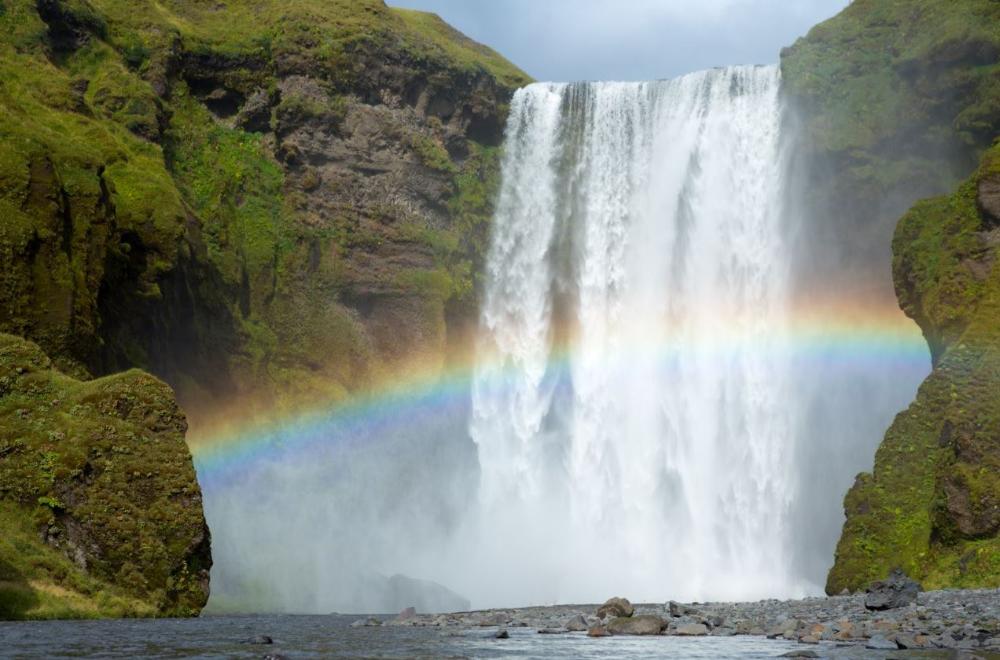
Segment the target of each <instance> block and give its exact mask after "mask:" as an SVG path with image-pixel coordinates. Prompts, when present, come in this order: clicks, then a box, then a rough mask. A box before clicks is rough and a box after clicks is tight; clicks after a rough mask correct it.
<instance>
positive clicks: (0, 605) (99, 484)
mask: <svg viewBox="0 0 1000 660" xmlns="http://www.w3.org/2000/svg"><path fill="white" fill-rule="evenodd" d="M186 428H187V425H186V423H185V420H184V415H183V414H182V413H181V412H180V410H179V409H178V407H177V404H176V402H175V401H174V397H173V393H172V392H171V390H170V388H169V387H167V386H166V385H165V384H163V383H162V382H161V381H158V380H157V379H155V378H153V377H152V376H149V375H147V374H144V373H142V372H139V371H129V372H125V373H122V374H118V375H115V376H110V377H106V378H101V379H98V380H93V381H88V382H81V381H78V380H75V379H73V378H70V377H68V376H66V375H64V374H62V373H60V372H59V371H57V370H55V369H54V368H53V366H52V363H51V361H50V360H49V359H48V358H47V357H46V356H45V354H44V353H42V351H41V350H40V349H39V348H38V346H37V345H35V344H33V343H31V342H28V341H25V340H23V339H20V338H17V337H14V336H11V335H0V527H2V529H3V534H2V535H0V618H56V617H58V618H66V617H94V616H140V615H147V616H148V615H177V616H186V615H191V614H196V613H197V612H198V611H200V610H201V608H202V607H203V606H204V604H205V602H206V601H207V599H208V569H209V568H210V567H211V555H210V551H209V536H208V528H207V527H206V525H205V518H204V515H203V513H202V508H201V491H200V489H199V487H198V482H197V481H196V480H195V473H194V466H193V465H192V462H191V455H190V453H189V452H188V449H187V446H186V445H185V443H184V431H185V430H186Z"/></svg>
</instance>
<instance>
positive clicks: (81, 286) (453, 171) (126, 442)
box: [0, 0, 528, 617]
mask: <svg viewBox="0 0 1000 660" xmlns="http://www.w3.org/2000/svg"><path fill="white" fill-rule="evenodd" d="M527 80H528V78H527V76H525V75H524V74H523V73H522V72H521V71H519V70H518V69H517V68H516V67H514V66H512V65H511V64H510V63H508V62H506V61H505V60H504V59H503V58H501V57H500V56H499V55H497V54H496V53H495V52H493V51H491V50H489V49H488V48H485V47H484V46H481V45H479V44H477V43H475V42H473V41H471V40H469V39H467V38H465V37H464V36H462V35H461V34H459V33H457V32H456V31H454V30H453V29H451V28H450V27H448V26H447V25H446V24H445V23H443V22H442V21H441V20H440V19H438V18H437V17H436V16H433V15H429V14H424V13H420V12H412V11H403V10H394V9H390V8H388V7H387V6H386V5H385V4H384V3H383V2H382V0H296V1H295V2H284V1H281V0H230V1H223V2H202V1H201V0H162V1H160V2H145V1H142V2H132V1H126V0H0V332H4V333H11V334H13V335H18V336H21V337H27V338H29V339H31V340H33V341H35V342H37V343H38V345H40V346H41V350H42V351H44V353H45V354H48V356H50V357H51V359H52V361H53V362H54V365H55V366H56V367H57V368H58V369H59V371H55V370H53V369H51V368H50V367H49V365H48V362H47V358H45V357H44V356H43V353H41V352H40V351H39V350H38V349H37V348H35V347H34V345H33V344H28V343H24V342H19V341H16V340H14V339H13V338H9V337H6V336H5V337H4V338H3V340H2V341H0V351H2V354H0V376H3V377H4V378H3V379H0V530H2V532H3V533H2V534H0V617H3V616H37V617H47V616H90V615H109V614H168V613H169V614H190V613H195V612H197V611H198V610H199V609H200V608H201V606H202V605H203V604H204V601H205V598H206V595H207V591H206V588H207V585H206V584H205V579H206V577H205V576H206V575H207V573H205V571H207V568H208V566H209V564H210V558H209V554H208V549H207V540H208V537H207V534H206V530H205V529H204V519H203V518H202V513H201V506H200V493H199V491H198V487H197V484H196V483H195V481H194V474H193V471H192V469H191V461H190V457H189V455H188V454H187V452H186V450H185V449H184V446H183V443H182V438H183V434H184V430H185V427H186V424H185V422H184V418H183V416H182V415H181V414H180V413H179V412H178V410H177V408H176V406H175V404H174V403H173V399H172V394H171V393H170V392H169V390H168V388H166V387H164V386H163V384H162V383H160V382H159V381H157V380H155V379H153V378H152V377H150V376H148V375H144V374H141V373H139V372H136V371H128V372H127V373H125V374H122V375H120V376H112V377H110V378H104V379H99V380H94V381H90V380H89V379H90V378H92V377H95V376H106V375H108V374H114V373H116V372H121V371H123V370H126V369H134V368H136V367H138V368H141V369H145V370H147V371H149V372H151V373H153V374H155V375H156V376H158V377H160V378H162V379H164V380H165V381H166V382H167V383H169V384H170V385H171V386H173V387H174V389H175V390H176V392H177V396H178V398H179V400H180V401H181V403H182V404H183V405H184V408H185V410H186V411H187V412H188V413H189V416H190V417H191V418H193V419H195V420H198V421H200V422H202V423H203V427H204V425H205V423H210V422H211V421H213V419H215V418H219V417H224V416H225V415H226V414H227V413H226V409H227V407H228V406H230V405H233V406H239V410H240V411H241V412H243V413H246V412H247V411H254V412H257V411H260V412H263V413H267V412H269V411H273V410H274V409H275V408H280V407H283V406H296V405H304V404H307V403H310V402H313V401H316V400H331V399H337V398H341V397H344V396H347V395H348V394H350V393H351V392H355V391H359V390H363V389H364V388H366V387H368V386H370V385H372V384H374V383H377V382H378V380H379V379H381V378H384V377H387V376H389V375H391V374H392V373H393V372H395V371H397V370H399V369H403V368H406V367H407V366H409V364H410V363H411V362H417V363H419V366H421V367H424V368H426V367H434V366H439V365H441V364H443V362H444V361H445V360H446V359H448V355H449V351H451V350H453V349H454V347H455V346H456V345H458V344H459V343H460V341H459V340H460V335H461V334H462V332H463V331H464V329H465V326H466V325H467V324H468V323H469V322H470V321H472V320H473V319H474V313H473V312H474V309H475V305H474V298H475V285H476V282H475V273H476V272H478V271H479V269H478V261H479V260H480V259H481V258H482V254H483V251H484V245H485V240H486V233H487V224H488V220H489V217H490V214H491V209H490V206H491V203H492V196H493V191H494V189H495V187H496V185H497V179H498V175H499V173H498V149H499V144H500V140H501V137H502V129H503V123H504V120H505V114H506V110H507V102H508V101H509V98H510V96H511V94H512V93H513V90H514V89H515V88H516V87H518V86H519V85H521V84H523V83H525V82H527ZM22 363H23V364H22ZM10 365H13V366H10ZM8 367H9V369H13V372H11V374H8V373H6V371H4V370H5V369H8ZM9 369H8V370H9ZM60 372H61V373H60ZM63 374H66V375H63ZM8 376H9V378H8ZM73 378H75V379H79V380H87V382H78V381H77V380H72V379H73ZM11 379H12V380H11Z"/></svg>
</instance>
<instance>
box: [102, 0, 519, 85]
mask: <svg viewBox="0 0 1000 660" xmlns="http://www.w3.org/2000/svg"><path fill="white" fill-rule="evenodd" d="M92 2H93V4H94V6H95V7H96V8H98V9H99V10H100V11H101V12H102V13H104V14H106V15H107V16H108V17H109V18H110V19H111V20H110V21H109V24H110V26H111V27H110V35H109V36H110V39H111V41H112V43H114V44H115V45H116V46H118V47H119V48H121V49H123V50H126V51H128V52H134V53H135V54H136V57H137V59H138V60H139V61H140V62H141V66H145V67H150V66H152V67H155V66H156V64H157V62H156V60H157V55H156V53H157V51H159V50H162V49H164V48H167V47H169V41H170V40H169V37H168V35H169V33H171V32H172V33H174V34H177V35H179V36H180V37H181V38H182V39H184V40H186V41H187V42H189V43H188V46H189V47H190V48H192V50H195V51H198V50H204V51H206V52H208V51H211V52H216V53H220V54H222V55H225V56H229V57H233V58H247V57H250V58H257V59H260V60H261V61H265V60H268V59H270V58H276V59H279V60H280V59H281V58H283V57H284V58H294V59H298V60H300V61H301V60H303V59H305V60H309V61H310V62H311V63H312V64H313V65H314V66H315V67H316V73H318V74H323V73H324V72H325V73H326V74H327V75H326V76H324V77H328V78H330V79H332V80H336V81H339V82H342V83H343V82H349V80H350V78H351V77H353V75H354V74H355V73H356V72H355V71H354V70H353V67H354V65H355V63H354V62H353V61H352V58H351V57H350V55H349V54H350V53H352V52H355V51H357V50H359V49H365V48H368V47H376V48H380V49H382V48H390V49H399V50H401V51H403V52H406V53H408V54H409V55H410V56H411V57H414V58H416V59H426V60H430V61H433V62H435V63H437V64H438V65H439V66H443V67H445V68H453V69H456V70H459V71H467V72H474V71H476V70H482V71H485V72H486V73H488V74H490V75H492V76H494V77H495V78H496V79H497V80H498V81H499V82H500V83H501V84H502V85H505V86H508V87H511V88H513V87H519V86H521V85H524V84H527V83H528V82H530V77H529V76H527V75H526V74H525V73H524V72H523V71H521V70H520V69H518V68H517V67H515V66H514V65H512V64H510V63H509V62H508V61H506V60H505V59H504V58H503V57H501V56H500V55H499V54H497V53H496V52H495V51H493V50H492V49H490V48H487V47H486V46H483V45H481V44H478V43H476V42H475V41H472V40H471V39H469V38H468V37H466V36H464V35H462V34H461V33H460V32H458V31H457V30H454V29H453V28H451V27H450V26H448V25H447V24H446V23H445V22H444V21H442V20H441V19H440V18H438V17H437V16H436V15H434V14H428V13H424V12H418V11H412V10H405V9H395V8H390V7H387V6H386V5H385V4H384V2H382V0H296V1H295V2H285V1H282V0H230V1H228V2H215V3H200V2H193V1H192V0H161V1H160V2H151V3H134V2H129V1H127V0H92ZM151 28H153V29H151Z"/></svg>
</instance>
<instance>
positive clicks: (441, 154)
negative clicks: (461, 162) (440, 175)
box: [408, 133, 456, 174]
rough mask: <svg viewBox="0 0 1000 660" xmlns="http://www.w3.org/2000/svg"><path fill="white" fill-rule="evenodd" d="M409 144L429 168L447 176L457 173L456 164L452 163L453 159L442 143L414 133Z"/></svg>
mask: <svg viewBox="0 0 1000 660" xmlns="http://www.w3.org/2000/svg"><path fill="white" fill-rule="evenodd" d="M408 142H409V145H410V148H411V149H413V150H414V151H415V152H417V155H418V156H419V157H420V160H421V162H423V164H424V165H426V166H427V167H429V168H431V169H432V170H437V171H438V172H444V173H446V174H454V173H455V172H456V169H455V164H454V163H453V162H451V157H450V156H448V152H447V150H445V148H444V145H442V144H441V142H440V141H438V140H435V139H434V138H432V137H429V136H426V135H420V134H417V133H414V134H412V135H410V136H409V138H408Z"/></svg>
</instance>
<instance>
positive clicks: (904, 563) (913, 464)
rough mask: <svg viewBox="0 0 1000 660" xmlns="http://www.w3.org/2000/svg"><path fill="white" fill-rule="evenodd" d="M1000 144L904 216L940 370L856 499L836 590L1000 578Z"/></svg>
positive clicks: (907, 263) (904, 249)
mask: <svg viewBox="0 0 1000 660" xmlns="http://www.w3.org/2000/svg"><path fill="white" fill-rule="evenodd" d="M998 182H1000V145H998V146H997V147H994V148H993V149H992V150H991V151H989V152H987V154H986V156H985V158H984V160H983V163H982V165H981V166H980V168H979V170H978V171H977V172H976V174H975V175H974V176H973V177H972V178H971V179H970V180H969V181H967V182H965V183H964V184H962V185H961V186H960V187H959V189H958V191H957V192H956V193H954V194H953V195H951V196H946V197H938V198H934V199H929V200H926V201H923V202H920V203H919V204H917V205H916V206H914V207H913V208H912V209H911V210H910V211H909V212H908V213H907V214H906V215H905V216H904V217H903V219H902V220H900V222H899V226H898V227H897V229H896V237H895V239H894V241H893V252H894V254H895V259H894V262H893V275H894V279H895V283H896V291H897V292H898V294H899V300H900V303H901V305H902V307H903V309H904V311H905V312H906V313H907V315H909V316H910V317H911V318H913V319H914V320H915V321H916V322H917V323H918V324H919V325H920V327H921V329H922V330H923V331H924V334H925V336H926V337H927V338H928V342H929V343H930V346H931V349H932V352H933V354H934V371H933V373H932V374H931V375H930V377H928V378H927V380H926V381H924V383H923V385H921V387H920V391H919V392H918V394H917V398H916V400H915V401H914V402H913V404H912V405H911V406H910V407H909V408H908V409H907V410H905V411H904V412H902V413H900V414H899V415H898V416H897V417H896V420H895V422H893V424H892V426H891V427H890V428H889V431H888V432H887V433H886V437H885V440H884V441H883V443H882V445H881V447H879V450H878V454H877V455H876V457H875V468H874V470H873V472H872V473H871V474H862V475H859V476H858V479H857V481H856V482H855V484H854V487H853V488H851V490H850V492H848V494H847V497H846V499H845V501H844V508H845V511H846V513H847V522H846V523H845V525H844V531H843V535H842V536H841V539H840V543H839V544H838V546H837V556H836V563H835V564H834V567H833V569H832V570H831V571H830V575H829V579H828V582H827V591H828V592H830V593H835V592H838V591H840V590H841V589H843V588H845V587H846V588H851V589H856V588H859V587H863V586H865V585H866V584H867V583H868V582H870V581H871V580H875V579H879V578H881V577H882V576H884V575H885V574H887V573H888V571H889V570H891V569H893V568H896V567H901V568H903V569H904V570H906V571H907V572H908V573H909V574H910V575H912V576H914V577H916V578H918V579H919V580H921V581H922V582H923V584H924V586H925V587H927V588H941V587H996V586H998V585H1000V268H996V267H995V266H996V261H997V253H998V250H1000V214H998V213H997V202H998V201H1000V200H998V196H997V184H998Z"/></svg>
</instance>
